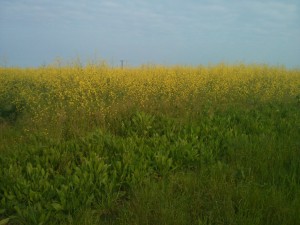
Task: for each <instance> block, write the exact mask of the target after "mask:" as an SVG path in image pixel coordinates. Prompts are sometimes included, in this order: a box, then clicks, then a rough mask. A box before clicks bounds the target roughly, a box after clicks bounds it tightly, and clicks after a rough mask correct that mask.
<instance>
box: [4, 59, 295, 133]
mask: <svg viewBox="0 0 300 225" xmlns="http://www.w3.org/2000/svg"><path fill="white" fill-rule="evenodd" d="M299 73H300V72H299V71H298V70H287V69H285V68H283V67H268V66H261V65H252V66H245V65H234V66H228V65H224V64H220V65H217V66H211V67H203V66H199V67H180V66H174V67H163V66H144V67H140V68H125V69H119V68H109V67H108V66H98V67H97V66H93V65H89V66H86V67H76V66H73V67H59V68H57V67H50V66H49V67H43V68H37V69H18V68H1V70H0V86H1V87H0V106H1V107H2V108H3V107H4V109H5V107H14V108H16V111H17V112H18V114H22V116H23V117H28V120H24V121H27V122H28V126H27V127H26V129H27V130H34V129H37V130H39V129H40V128H41V127H44V128H45V129H47V130H49V131H51V130H52V133H56V134H57V129H58V128H59V127H60V128H61V130H63V129H64V128H63V127H62V126H65V127H69V128H70V126H71V127H72V128H71V129H72V130H74V131H75V130H76V129H77V130H80V129H83V130H84V129H92V128H93V126H94V125H96V126H101V127H102V126H107V125H108V124H111V123H113V120H114V119H115V118H118V117H119V116H120V115H124V114H128V113H131V112H132V111H134V110H135V111H145V112H148V113H158V114H161V113H163V114H166V115H170V116H175V117H176V116H177V117H182V115H183V114H184V115H185V116H193V115H195V114H197V112H199V111H201V109H202V108H203V107H207V106H208V105H211V106H213V107H226V106H228V105H234V104H241V105H244V106H246V107H251V105H253V104H257V103H262V104H263V103H267V102H270V101H277V102H280V101H281V102H284V101H291V100H293V99H295V98H296V97H297V96H299V95H300V91H299V90H300V76H299ZM4 109H2V111H3V110H4ZM77 124H80V127H76V126H77ZM69 128H68V129H69ZM53 129H54V130H53Z"/></svg>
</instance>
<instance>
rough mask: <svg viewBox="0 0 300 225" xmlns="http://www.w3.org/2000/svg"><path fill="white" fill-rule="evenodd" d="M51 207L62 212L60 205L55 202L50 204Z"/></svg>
mask: <svg viewBox="0 0 300 225" xmlns="http://www.w3.org/2000/svg"><path fill="white" fill-rule="evenodd" d="M51 205H52V207H53V208H54V209H55V210H56V211H61V210H63V207H62V205H61V204H59V203H57V202H54V203H52V204H51Z"/></svg>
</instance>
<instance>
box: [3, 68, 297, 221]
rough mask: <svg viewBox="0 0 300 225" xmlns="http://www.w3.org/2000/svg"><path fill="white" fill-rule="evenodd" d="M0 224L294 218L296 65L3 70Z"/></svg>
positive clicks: (295, 207) (295, 214)
mask: <svg viewBox="0 0 300 225" xmlns="http://www.w3.org/2000/svg"><path fill="white" fill-rule="evenodd" d="M0 165H1V166H0V225H5V224H9V225H19V224H30V225H42V224H62V225H65V224H70V225H71V224H72V225H73V224H74V225H95V224H124V225H125V224H126V225H127V224H128V225H129V224H130V225H143V224H145V225H146V224H147V225H160V224H164V225H167V224H170V225H176V224H178V225H183V224H187V225H192V224H197V225H200V224H205V225H227V224H228V225H232V224H233V225H234V224H239V225H240V224H245V225H269V224H274V225H279V224H285V225H297V224H300V222H299V221H300V213H299V209H300V70H299V69H286V68H284V67H279V66H278V67H272V66H267V65H244V64H239V65H225V64H219V65H213V66H198V67H188V66H172V67H171V66H170V67H166V66H154V65H153V66H148V65H146V66H141V67H134V68H123V69H121V68H111V67H109V66H107V65H105V64H102V65H87V66H79V65H73V66H45V67H40V68H27V69H25V68H4V67H2V68H0Z"/></svg>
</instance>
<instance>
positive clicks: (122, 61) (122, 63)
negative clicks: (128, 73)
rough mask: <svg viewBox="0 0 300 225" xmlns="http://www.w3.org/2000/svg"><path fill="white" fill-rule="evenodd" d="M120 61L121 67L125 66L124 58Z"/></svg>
mask: <svg viewBox="0 0 300 225" xmlns="http://www.w3.org/2000/svg"><path fill="white" fill-rule="evenodd" d="M120 61H121V69H123V67H124V59H121V60H120Z"/></svg>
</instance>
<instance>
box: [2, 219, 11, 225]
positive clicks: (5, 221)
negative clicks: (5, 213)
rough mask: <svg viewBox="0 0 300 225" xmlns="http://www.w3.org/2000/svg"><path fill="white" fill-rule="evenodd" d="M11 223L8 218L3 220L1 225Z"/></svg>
mask: <svg viewBox="0 0 300 225" xmlns="http://www.w3.org/2000/svg"><path fill="white" fill-rule="evenodd" d="M8 222H9V218H6V219H3V220H0V225H5V224H8Z"/></svg>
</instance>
